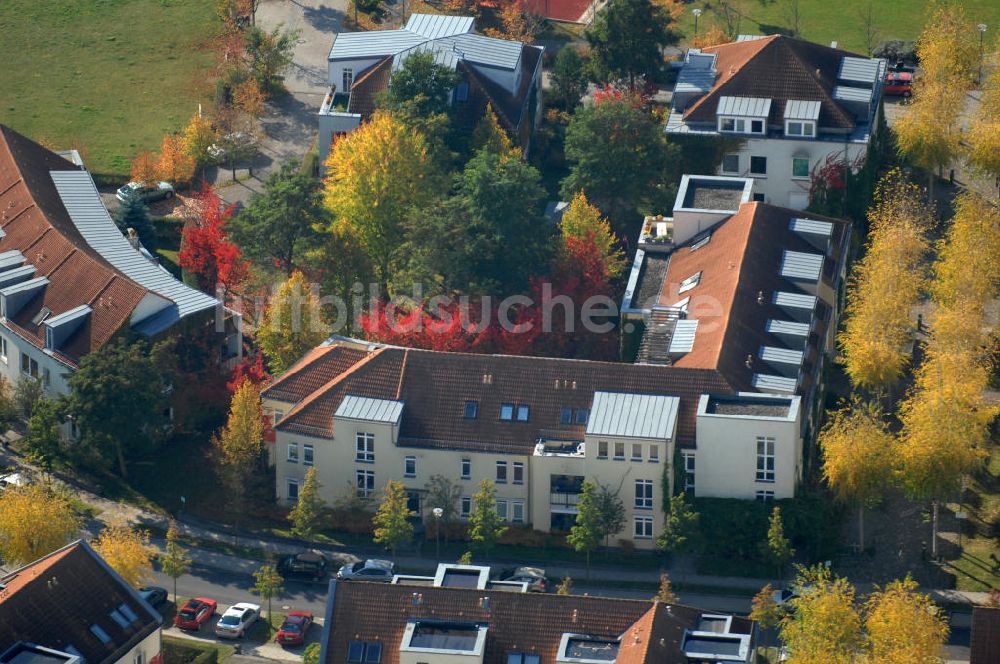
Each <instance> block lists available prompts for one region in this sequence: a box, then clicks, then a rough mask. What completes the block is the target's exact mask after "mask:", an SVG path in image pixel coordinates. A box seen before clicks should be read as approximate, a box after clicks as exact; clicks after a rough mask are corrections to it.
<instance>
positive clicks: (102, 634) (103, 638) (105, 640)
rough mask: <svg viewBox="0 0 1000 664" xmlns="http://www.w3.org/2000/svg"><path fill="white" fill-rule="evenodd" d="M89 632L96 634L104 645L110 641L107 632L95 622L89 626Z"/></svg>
mask: <svg viewBox="0 0 1000 664" xmlns="http://www.w3.org/2000/svg"><path fill="white" fill-rule="evenodd" d="M90 633H91V634H93V635H94V636H96V637H97V638H98V639H100V640H101V643H103V644H105V645H107V644H109V643H111V637H110V636H108V633H107V632H105V631H104V629H103V628H101V626H100V625H97V624H94V625H91V626H90Z"/></svg>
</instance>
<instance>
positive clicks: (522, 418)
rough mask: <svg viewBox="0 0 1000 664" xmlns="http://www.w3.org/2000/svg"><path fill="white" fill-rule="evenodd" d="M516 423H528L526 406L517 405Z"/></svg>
mask: <svg viewBox="0 0 1000 664" xmlns="http://www.w3.org/2000/svg"><path fill="white" fill-rule="evenodd" d="M517 421H518V422H527V421H528V407H527V406H526V405H524V404H523V403H522V404H518V406H517Z"/></svg>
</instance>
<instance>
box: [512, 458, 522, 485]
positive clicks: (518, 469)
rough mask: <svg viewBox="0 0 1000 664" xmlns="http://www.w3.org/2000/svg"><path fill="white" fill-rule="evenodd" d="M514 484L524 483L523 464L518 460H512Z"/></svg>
mask: <svg viewBox="0 0 1000 664" xmlns="http://www.w3.org/2000/svg"><path fill="white" fill-rule="evenodd" d="M514 484H524V464H523V463H521V462H520V461H515V462H514Z"/></svg>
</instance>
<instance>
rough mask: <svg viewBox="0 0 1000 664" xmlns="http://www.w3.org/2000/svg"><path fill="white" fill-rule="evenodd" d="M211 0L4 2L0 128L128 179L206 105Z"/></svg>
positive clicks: (0, 18) (212, 26) (213, 26)
mask: <svg viewBox="0 0 1000 664" xmlns="http://www.w3.org/2000/svg"><path fill="white" fill-rule="evenodd" d="M214 5H215V3H214V2H211V1H210V0H44V1H42V2H39V0H2V2H0V35H3V39H0V62H2V63H3V64H2V66H0V91H2V92H0V122H3V123H5V124H8V125H10V126H12V127H13V128H14V129H16V130H17V131H19V132H21V133H23V134H26V135H27V136H29V137H31V138H34V139H38V140H44V141H45V142H46V143H47V144H50V145H52V146H54V147H57V148H69V147H76V148H78V149H80V150H81V152H82V153H83V157H84V160H85V161H86V163H87V166H88V167H89V168H90V169H91V170H92V171H95V172H97V173H109V174H127V173H128V170H129V160H130V159H131V158H132V156H134V154H135V153H136V152H137V151H139V150H148V149H156V148H157V147H158V146H159V144H160V141H161V140H162V138H163V135H164V134H165V133H166V132H169V131H177V130H179V129H181V128H182V127H183V126H184V125H185V124H186V123H187V120H188V119H189V118H190V117H191V115H192V114H193V113H194V112H195V111H197V110H198V102H209V101H210V100H211V93H212V85H211V83H210V81H209V78H210V77H209V76H208V75H207V69H208V68H209V67H211V61H212V56H211V54H210V52H209V49H208V48H207V45H208V42H209V41H210V40H211V38H212V35H213V34H214V31H215V29H216V24H217V19H216V17H215V15H214V12H213V7H214Z"/></svg>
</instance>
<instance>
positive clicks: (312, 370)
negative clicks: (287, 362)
mask: <svg viewBox="0 0 1000 664" xmlns="http://www.w3.org/2000/svg"><path fill="white" fill-rule="evenodd" d="M367 354H368V353H367V351H366V350H364V349H363V348H361V347H354V346H349V345H347V344H345V343H333V344H324V345H321V346H317V347H316V348H313V349H312V350H311V351H309V352H308V353H306V354H305V356H304V357H302V359H300V360H299V361H298V362H296V363H295V364H293V365H292V366H291V367H289V368H288V369H287V370H286V371H285V373H283V374H281V375H280V376H276V377H275V378H274V379H273V380H272V381H271V382H270V383H269V384H268V385H267V387H265V388H264V389H263V390H262V391H261V396H262V397H264V398H265V399H274V400H276V401H284V402H286V403H298V402H300V401H302V400H303V399H305V398H306V397H308V396H309V395H310V394H312V393H314V392H316V391H317V390H318V389H319V388H321V387H323V385H324V384H325V383H327V382H328V381H330V380H332V379H333V378H335V377H336V376H339V375H340V374H342V373H343V372H344V371H347V370H348V369H350V368H351V367H352V366H354V365H355V364H357V363H358V362H359V361H360V360H361V359H363V358H364V357H365V356H366V355H367Z"/></svg>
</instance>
